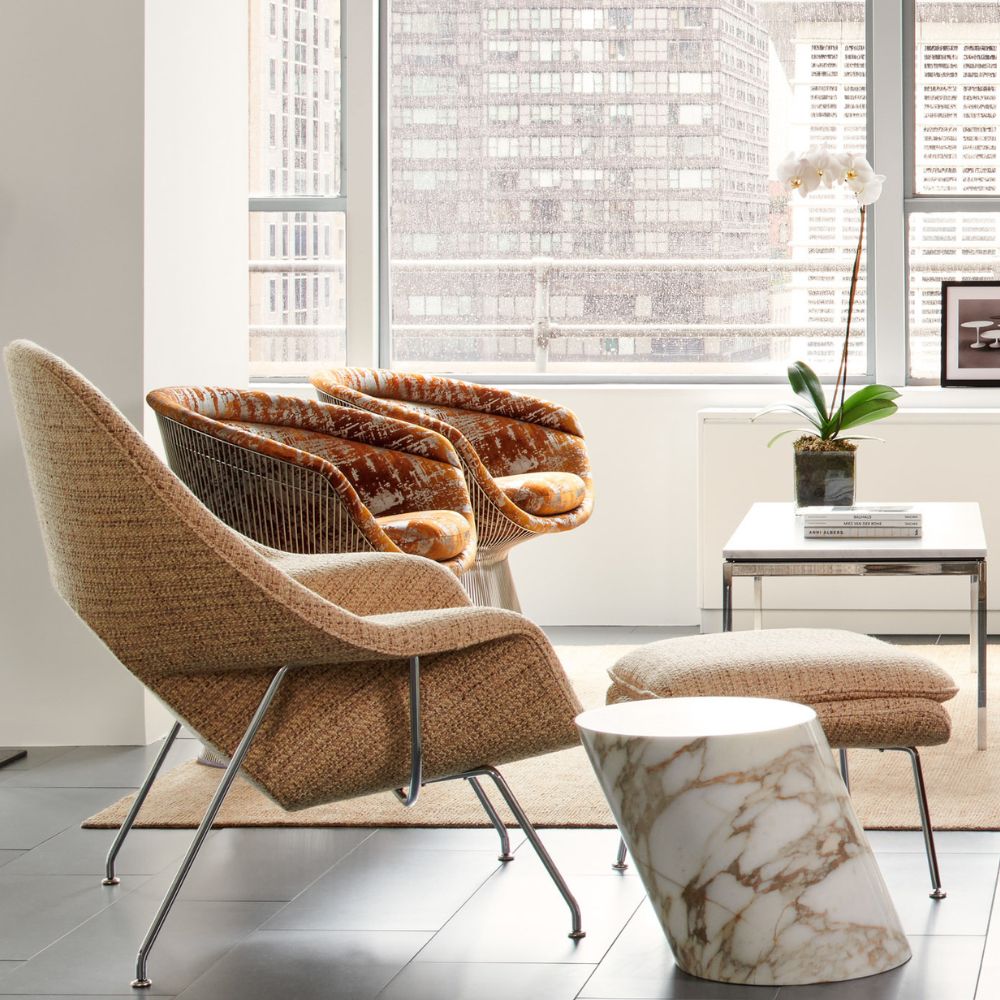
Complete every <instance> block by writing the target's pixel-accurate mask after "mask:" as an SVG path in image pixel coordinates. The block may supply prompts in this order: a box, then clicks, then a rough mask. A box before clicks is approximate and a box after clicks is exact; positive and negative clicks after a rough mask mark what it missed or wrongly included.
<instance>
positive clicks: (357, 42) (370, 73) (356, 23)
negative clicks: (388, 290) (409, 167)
mask: <svg viewBox="0 0 1000 1000" xmlns="http://www.w3.org/2000/svg"><path fill="white" fill-rule="evenodd" d="M342 9H343V12H344V51H345V52H348V53H350V56H349V57H348V58H346V59H345V60H344V66H345V71H346V78H345V84H344V90H345V92H346V93H349V94H350V95H351V99H350V101H349V102H345V103H344V111H343V121H344V130H345V133H346V141H345V145H346V153H345V156H346V159H345V168H346V169H345V174H346V176H347V177H349V178H350V192H351V193H350V197H349V199H348V202H347V217H346V229H347V235H346V239H347V246H348V252H349V262H348V266H347V273H346V289H347V296H346V297H347V363H348V364H349V365H355V366H361V367H374V366H376V365H377V364H378V319H379V311H378V298H379V289H378V4H377V3H372V2H371V0H344V4H343V8H342Z"/></svg>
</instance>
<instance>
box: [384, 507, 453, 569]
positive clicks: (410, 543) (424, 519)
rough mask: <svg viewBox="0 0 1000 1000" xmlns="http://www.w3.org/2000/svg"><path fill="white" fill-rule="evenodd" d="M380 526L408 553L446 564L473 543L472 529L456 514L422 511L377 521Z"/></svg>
mask: <svg viewBox="0 0 1000 1000" xmlns="http://www.w3.org/2000/svg"><path fill="white" fill-rule="evenodd" d="M375 521H376V523H377V524H378V526H379V527H380V528H381V529H382V530H383V531H384V532H385V533H386V534H387V535H388V536H389V538H390V539H392V541H393V542H395V544H396V545H398V546H399V547H400V548H401V549H402V550H403V551H404V552H405V553H407V554H408V555H411V556H426V557H427V558H428V559H435V560H437V561H438V562H443V561H444V560H446V559H454V558H455V556H457V555H459V554H460V553H461V552H462V550H463V549H464V548H465V547H466V546H467V545H468V544H469V542H470V541H471V540H472V526H471V525H470V524H469V522H468V520H467V519H466V518H464V517H463V516H462V515H461V514H459V513H458V512H457V511H454V510H419V511H414V512H413V513H411V514H387V515H385V516H384V517H376V518H375Z"/></svg>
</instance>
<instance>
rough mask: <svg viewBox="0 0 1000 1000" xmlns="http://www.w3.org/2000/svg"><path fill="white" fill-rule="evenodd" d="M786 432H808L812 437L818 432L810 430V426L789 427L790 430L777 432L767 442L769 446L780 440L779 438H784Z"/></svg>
mask: <svg viewBox="0 0 1000 1000" xmlns="http://www.w3.org/2000/svg"><path fill="white" fill-rule="evenodd" d="M786 434H808V435H809V436H810V437H815V436H816V432H815V431H813V430H810V428H808V427H789V428H788V430H784V431H779V432H778V433H777V434H775V435H774V437H773V438H771V440H770V441H768V442H767V446H768V448H770V447H771V445H772V444H774V442H775V441H777V440H778V438H783V437H784V436H785V435H786Z"/></svg>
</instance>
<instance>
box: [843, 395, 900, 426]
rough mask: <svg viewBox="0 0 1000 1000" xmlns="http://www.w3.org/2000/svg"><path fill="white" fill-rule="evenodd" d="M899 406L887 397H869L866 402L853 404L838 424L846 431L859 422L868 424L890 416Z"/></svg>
mask: <svg viewBox="0 0 1000 1000" xmlns="http://www.w3.org/2000/svg"><path fill="white" fill-rule="evenodd" d="M898 409H899V407H898V406H896V404H895V403H893V402H892V400H889V399H870V400H868V402H867V403H862V404H861V405H860V406H855V407H854V409H853V410H852V411H851V413H849V414H848V415H847V416H846V417H845V418H844V419H843V420H842V421H841V424H840V430H842V431H846V430H848V429H849V428H851V427H858V426H859V425H861V424H870V423H872V422H873V421H875V420H884V419H885V418H886V417H891V416H892V415H893V414H894V413H895V412H896V410H898Z"/></svg>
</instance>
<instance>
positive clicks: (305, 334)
mask: <svg viewBox="0 0 1000 1000" xmlns="http://www.w3.org/2000/svg"><path fill="white" fill-rule="evenodd" d="M340 13H341V5H340V0H318V2H317V0H310V3H309V4H308V5H307V0H279V2H277V3H271V2H264V0H251V2H250V195H251V197H250V219H249V221H250V227H249V228H250V232H249V256H250V303H249V335H250V336H249V351H250V375H251V378H258V379H259V378H265V379H273V378H282V377H290V378H292V377H294V378H302V377H304V376H306V375H308V374H309V372H311V371H312V370H313V369H314V368H315V367H316V366H317V365H318V364H322V363H330V364H343V363H344V361H345V357H346V347H345V319H346V317H345V315H344V301H345V289H344V280H345V271H344V267H345V256H344V239H343V230H344V220H345V216H344V206H345V199H344V198H343V197H342V196H341V194H340V191H341V187H342V185H341V165H340V156H341V105H340V93H341V58H340V48H341V37H340V36H341V16H340ZM320 19H321V20H320ZM320 23H322V25H323V30H322V34H321V33H320V27H319V25H320ZM279 29H280V30H279ZM289 33H291V35H292V38H291V39H289ZM320 74H322V79H323V100H319V82H318V81H319V79H320ZM279 123H280V124H279ZM321 228H322V229H323V231H324V234H325V237H324V240H323V247H322V252H320V245H319V244H320V239H319V233H320V229H321ZM331 228H333V229H335V230H337V231H338V233H339V237H338V239H337V240H336V241H333V242H332V243H331V240H330V235H329V234H330V229H331ZM320 275H323V276H324V285H323V288H324V294H323V295H322V296H321V295H320V282H319V276H320ZM310 279H311V280H310ZM279 286H280V295H279ZM332 286H336V294H333V293H332Z"/></svg>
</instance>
